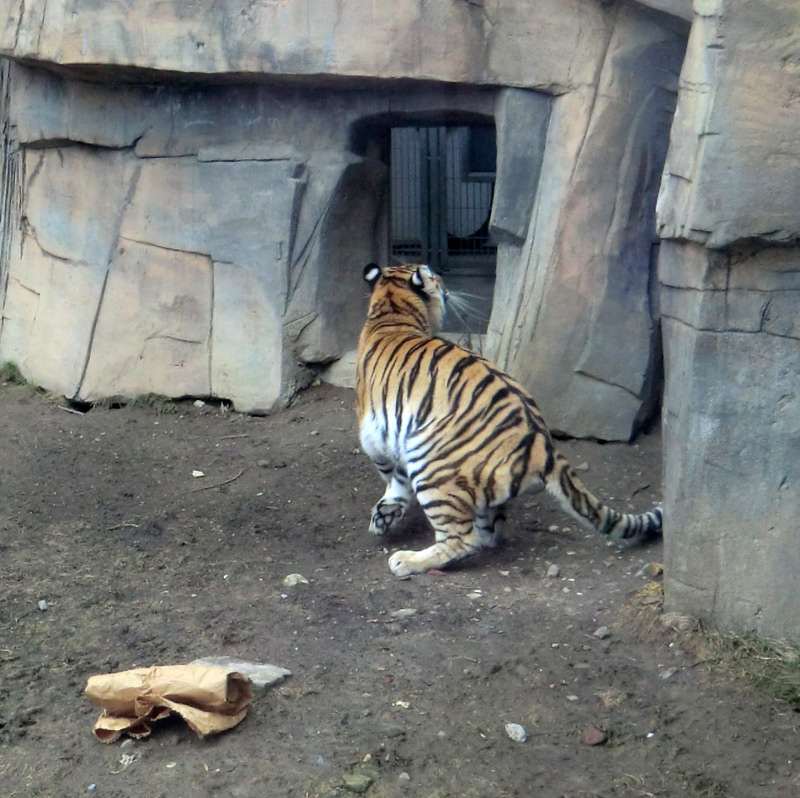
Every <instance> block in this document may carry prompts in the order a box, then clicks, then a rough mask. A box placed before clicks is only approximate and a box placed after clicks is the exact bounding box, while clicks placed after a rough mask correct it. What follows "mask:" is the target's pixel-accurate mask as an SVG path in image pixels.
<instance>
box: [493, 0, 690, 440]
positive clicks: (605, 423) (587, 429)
mask: <svg viewBox="0 0 800 798" xmlns="http://www.w3.org/2000/svg"><path fill="white" fill-rule="evenodd" d="M605 52H606V56H605V58H604V59H603V61H602V62H601V63H600V64H599V65H598V70H599V73H598V78H597V81H596V83H595V84H594V85H592V86H590V87H587V88H586V89H584V90H582V91H575V92H571V93H570V94H567V95H564V96H562V97H558V98H555V99H554V100H553V101H552V111H551V112H550V122H549V127H548V138H547V145H546V147H545V150H544V160H543V162H542V166H541V178H540V180H539V190H538V193H537V195H536V201H535V205H534V207H533V211H532V214H531V216H530V218H531V221H530V224H529V227H528V228H527V229H525V228H523V227H522V225H520V224H517V225H514V226H513V227H514V229H515V230H516V231H517V233H516V235H517V236H518V237H519V236H520V235H521V234H524V235H526V240H525V242H524V243H523V244H522V245H521V246H518V247H517V246H513V245H512V244H509V245H508V246H505V247H502V248H501V253H500V258H499V266H498V285H497V288H496V290H495V304H494V308H495V310H494V312H493V315H492V319H491V321H490V325H489V335H488V344H489V352H490V354H491V355H492V356H493V357H495V358H496V359H497V360H498V361H499V362H500V363H501V364H502V365H504V366H505V367H506V368H508V370H509V371H510V372H511V373H513V374H515V375H516V376H518V377H519V378H520V379H521V380H522V382H523V383H525V384H526V385H528V386H530V387H531V389H532V391H533V394H534V396H535V397H536V400H537V402H538V403H539V404H540V406H541V408H542V411H543V413H544V416H545V418H546V419H547V420H548V423H549V424H550V425H551V426H552V427H554V428H557V429H561V430H565V431H567V432H569V433H570V434H573V435H578V436H593V437H597V438H602V439H613V440H620V439H622V440H628V439H629V438H631V437H632V436H633V435H634V434H635V433H636V431H637V429H638V426H639V425H640V424H641V422H642V420H643V419H644V418H645V417H646V416H647V413H648V410H651V409H652V407H653V404H654V398H655V401H656V402H657V395H658V393H659V391H660V387H659V386H658V385H655V386H654V385H653V383H652V382H651V379H650V378H651V376H652V374H653V372H654V371H657V370H658V363H657V362H656V355H655V354H654V352H657V351H658V349H659V348H660V344H659V341H658V321H657V311H656V309H655V308H654V306H653V304H652V301H651V295H650V284H651V265H652V264H653V261H652V258H651V252H652V250H653V248H654V247H655V244H656V237H655V227H654V224H653V214H654V207H655V201H656V195H657V191H658V184H659V174H658V173H659V172H660V164H662V163H663V161H664V158H665V155H666V149H667V143H668V135H669V125H670V121H671V116H672V108H673V104H674V101H675V96H676V91H677V78H678V72H679V70H680V64H681V58H682V55H683V41H682V39H681V38H680V36H679V35H678V34H677V33H675V32H674V31H672V30H670V29H665V28H664V27H663V26H662V25H661V24H659V22H658V21H657V20H654V19H652V18H650V17H646V16H642V15H641V14H639V13H637V12H635V11H633V10H631V9H626V8H622V9H620V11H619V13H618V15H617V17H616V24H615V26H614V27H613V30H611V31H610V34H609V38H608V41H607V43H606V47H605ZM529 105H531V107H530V108H529V109H525V108H524V107H523V106H522V105H521V104H519V103H517V104H516V105H515V106H514V107H513V108H511V107H509V112H513V113H516V114H518V117H517V118H516V119H515V120H514V123H513V124H512V125H511V129H513V130H518V129H525V130H527V131H529V132H528V134H527V135H528V136H530V135H531V134H532V133H535V132H536V130H537V129H538V125H540V124H541V122H540V121H539V120H541V119H542V118H545V119H546V116H543V113H544V112H543V111H541V110H539V109H537V108H536V107H535V106H534V105H533V104H530V103H529ZM500 167H501V171H500V172H499V173H498V192H501V191H502V183H501V180H502V178H503V176H504V172H503V171H502V161H501V162H500ZM653 167H657V168H656V169H654V168H653ZM523 207H524V204H523ZM511 226H512V225H507V227H511ZM500 240H501V241H505V240H507V236H506V238H501V239H500Z"/></svg>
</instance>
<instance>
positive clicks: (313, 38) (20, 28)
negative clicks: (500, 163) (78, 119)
mask: <svg viewBox="0 0 800 798" xmlns="http://www.w3.org/2000/svg"><path fill="white" fill-rule="evenodd" d="M673 2H675V0H673ZM606 13H607V12H606V10H605V9H604V8H603V5H602V4H601V3H598V2H596V0H576V2H574V3H573V4H571V5H564V3H563V2H561V0H539V2H537V3H535V4H527V3H526V4H518V3H503V4H500V5H498V6H494V7H492V8H491V9H488V8H484V7H483V6H472V5H470V4H469V3H448V4H444V5H441V4H430V3H427V2H424V0H411V2H406V3H403V4H402V5H397V4H392V5H386V6H383V5H382V6H375V5H374V4H372V3H371V2H368V0H349V1H348V2H347V3H346V4H344V5H342V4H340V3H338V2H336V0H319V2H316V3H314V4H313V6H307V5H303V4H300V5H294V6H292V7H291V9H289V10H288V11H287V9H286V8H284V7H283V6H279V5H273V4H270V3H267V4H255V5H254V4H252V3H250V2H248V0H232V2H228V3H225V4H208V5H204V6H200V7H198V8H196V9H195V11H194V13H193V14H192V18H191V26H190V28H189V27H187V22H186V17H185V10H184V7H183V5H182V4H181V2H178V0H169V1H168V2H157V3H154V2H152V0H132V1H131V2H129V3H127V4H126V5H125V6H124V7H121V6H117V5H115V4H108V3H105V4H101V5H99V6H98V5H97V3H95V2H92V0H76V2H73V3H72V4H71V5H70V6H69V7H66V6H64V7H62V6H61V5H58V4H56V5H53V4H48V3H46V2H44V0H28V1H27V2H23V0H9V2H8V3H7V8H6V19H7V20H8V21H7V23H6V24H4V25H2V26H0V54H2V55H4V56H8V57H13V58H19V59H25V60H32V61H39V62H42V63H47V64H51V65H58V66H68V67H71V68H72V69H73V71H78V70H83V71H84V72H88V73H92V72H94V73H100V74H101V75H108V74H109V72H110V71H111V70H110V69H109V67H108V66H107V65H114V66H115V67H117V68H119V67H139V68H145V69H149V70H162V71H165V72H171V73H176V72H177V73H181V72H184V73H191V74H193V75H210V76H213V75H218V74H235V75H239V76H245V75H254V74H261V73H271V74H277V75H298V74H299V75H313V76H316V75H320V74H329V75H337V76H363V75H371V76H375V77H383V78H408V77H416V78H427V79H430V80H440V81H445V82H448V83H453V82H457V83H461V84H464V83H475V84H495V85H496V84H500V85H509V86H520V85H521V86H538V87H547V88H548V89H550V90H551V91H552V90H559V89H560V90H561V91H563V90H565V89H566V88H568V87H571V86H574V85H579V84H581V83H586V82H589V81H591V80H592V79H593V77H594V63H595V61H596V59H597V57H598V55H599V53H601V52H602V48H603V45H604V38H605V27H606ZM98 30H102V31H103V35H102V36H98V35H97V31H98ZM532 40H533V41H536V45H537V46H536V47H535V48H531V46H530V42H531V41H532Z"/></svg>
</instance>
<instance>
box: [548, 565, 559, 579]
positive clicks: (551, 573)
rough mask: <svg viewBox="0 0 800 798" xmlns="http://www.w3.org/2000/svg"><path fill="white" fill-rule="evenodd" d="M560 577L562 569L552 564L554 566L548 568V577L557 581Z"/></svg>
mask: <svg viewBox="0 0 800 798" xmlns="http://www.w3.org/2000/svg"><path fill="white" fill-rule="evenodd" d="M560 575H561V569H560V568H559V567H558V566H557V565H556V564H555V563H552V565H550V566H548V568H547V576H548V577H549V578H550V579H556V578H557V577H559V576H560Z"/></svg>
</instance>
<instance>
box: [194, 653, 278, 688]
mask: <svg viewBox="0 0 800 798" xmlns="http://www.w3.org/2000/svg"><path fill="white" fill-rule="evenodd" d="M191 664H192V665H210V666H212V667H216V668H225V669H226V670H229V671H236V672H237V673H243V674H244V675H245V676H248V677H249V678H250V681H251V682H252V683H253V689H254V690H257V691H261V690H266V689H267V688H268V687H272V686H273V685H276V684H278V683H279V682H282V681H283V680H284V679H285V678H286V677H287V676H291V675H292V672H291V671H289V670H286V668H281V667H279V666H277V665H269V664H267V663H264V662H248V661H247V660H242V659H237V658H236V657H224V656H221V657H202V658H201V659H196V660H194V662H192V663H191Z"/></svg>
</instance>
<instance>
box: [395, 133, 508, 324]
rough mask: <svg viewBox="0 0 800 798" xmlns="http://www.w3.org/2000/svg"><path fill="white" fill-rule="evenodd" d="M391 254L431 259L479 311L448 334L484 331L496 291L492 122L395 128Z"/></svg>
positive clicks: (453, 318)
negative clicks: (491, 229) (492, 230)
mask: <svg viewBox="0 0 800 798" xmlns="http://www.w3.org/2000/svg"><path fill="white" fill-rule="evenodd" d="M390 132H391V141H390V153H389V164H390V178H389V179H390V189H391V192H390V206H389V237H390V242H389V245H390V252H391V254H392V256H393V257H394V258H395V259H396V260H398V261H401V262H404V263H414V262H417V263H427V264H428V265H429V266H431V268H433V269H434V270H435V271H437V272H439V273H441V274H442V275H443V276H444V277H445V280H446V282H447V286H448V288H449V289H450V290H451V291H453V292H455V293H458V294H461V295H462V296H464V297H465V298H466V300H467V302H468V303H469V305H470V306H471V308H472V311H471V312H469V313H467V314H465V315H464V316H463V318H459V317H458V316H457V315H456V314H448V317H447V318H446V319H445V331H451V332H470V333H483V332H485V331H486V327H487V324H488V320H489V315H490V313H491V307H492V297H493V294H494V281H495V270H496V261H497V247H496V245H495V244H494V243H493V242H492V240H491V236H490V234H489V216H490V214H491V210H492V200H493V198H494V182H495V171H496V161H497V144H496V134H495V127H494V125H493V124H474V125H402V126H396V127H392V128H391V131H390Z"/></svg>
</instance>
